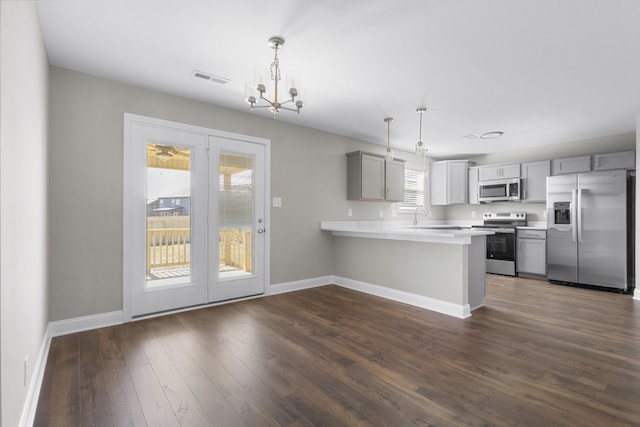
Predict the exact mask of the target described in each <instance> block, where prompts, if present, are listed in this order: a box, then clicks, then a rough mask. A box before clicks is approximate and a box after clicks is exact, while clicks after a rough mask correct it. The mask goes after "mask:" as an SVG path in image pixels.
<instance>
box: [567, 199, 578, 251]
mask: <svg viewBox="0 0 640 427" xmlns="http://www.w3.org/2000/svg"><path fill="white" fill-rule="evenodd" d="M569 209H570V211H569V215H570V216H571V241H572V242H573V243H576V242H577V241H578V231H577V224H576V190H571V207H570V208H569Z"/></svg>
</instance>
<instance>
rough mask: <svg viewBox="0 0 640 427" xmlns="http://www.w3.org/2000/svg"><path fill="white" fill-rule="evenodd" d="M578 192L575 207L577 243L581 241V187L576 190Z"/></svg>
mask: <svg viewBox="0 0 640 427" xmlns="http://www.w3.org/2000/svg"><path fill="white" fill-rule="evenodd" d="M576 191H577V193H578V207H577V209H576V218H577V220H578V221H577V224H578V243H582V189H581V188H579V189H578V190H576Z"/></svg>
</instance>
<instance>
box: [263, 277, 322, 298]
mask: <svg viewBox="0 0 640 427" xmlns="http://www.w3.org/2000/svg"><path fill="white" fill-rule="evenodd" d="M333 280H334V276H322V277H314V278H312V279H304V280H296V281H294V282H284V283H275V284H272V285H271V286H269V290H268V292H267V293H266V295H277V294H283V293H285V292H293V291H300V290H302V289H310V288H317V287H318V286H324V285H330V284H332V283H334V282H333Z"/></svg>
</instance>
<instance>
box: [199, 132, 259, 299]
mask: <svg viewBox="0 0 640 427" xmlns="http://www.w3.org/2000/svg"><path fill="white" fill-rule="evenodd" d="M209 146H210V152H211V154H212V156H211V159H212V160H213V162H212V164H211V165H210V167H211V170H212V172H213V173H212V174H211V178H210V180H211V191H210V193H209V194H210V203H211V206H210V209H209V223H210V224H215V227H210V228H211V229H210V235H209V242H210V245H211V246H210V247H211V252H210V256H211V261H212V262H211V266H210V270H209V271H210V275H209V301H225V300H229V299H234V298H241V297H246V296H250V295H257V294H261V293H264V289H265V254H266V245H267V240H268V239H267V238H266V234H265V233H266V227H265V223H266V217H265V212H266V209H265V200H266V197H265V182H266V174H265V147H264V145H262V144H254V143H251V142H245V141H238V140H233V139H227V138H222V137H210V139H209ZM214 153H215V154H214ZM214 248H215V250H214Z"/></svg>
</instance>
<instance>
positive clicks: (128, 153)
mask: <svg viewBox="0 0 640 427" xmlns="http://www.w3.org/2000/svg"><path fill="white" fill-rule="evenodd" d="M134 123H142V124H145V125H153V126H158V127H166V128H168V129H173V130H179V131H183V132H193V133H197V134H204V135H207V136H209V137H221V138H226V139H232V140H238V141H244V142H253V143H256V144H262V145H264V147H265V195H264V196H265V204H266V205H265V218H264V223H265V227H266V229H267V233H265V236H264V238H265V259H264V262H265V268H264V280H265V289H266V288H267V287H268V286H269V284H270V283H271V271H270V265H271V262H270V258H271V257H270V250H269V248H270V247H271V238H270V234H271V233H270V231H271V230H270V229H271V227H270V226H271V209H270V203H269V201H270V200H271V141H270V140H269V139H265V138H259V137H255V136H248V135H241V134H236V133H231V132H225V131H221V130H217V129H210V128H205V127H201V126H195V125H189V124H185V123H179V122H173V121H169V120H163V119H156V118H153V117H147V116H141V115H137V114H130V113H124V136H123V138H124V145H123V147H124V149H123V157H124V163H123V217H122V225H123V230H122V231H123V248H122V249H123V250H122V275H123V276H122V277H123V280H122V318H123V321H124V322H129V321H131V295H130V293H131V292H130V286H131V285H130V282H131V277H132V275H133V273H134V272H133V271H132V266H131V262H130V260H131V259H133V257H132V255H133V248H132V245H131V239H130V238H128V237H129V236H132V235H133V232H134V226H135V224H134V218H132V217H131V215H129V214H128V212H130V211H131V207H132V206H131V205H132V201H133V198H134V195H133V188H132V186H131V185H129V184H130V182H131V179H132V178H133V176H132V174H131V171H132V157H133V156H132V154H133V148H134V147H133V143H132V126H133V124H134Z"/></svg>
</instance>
